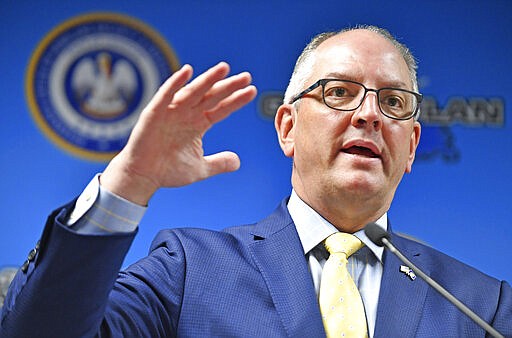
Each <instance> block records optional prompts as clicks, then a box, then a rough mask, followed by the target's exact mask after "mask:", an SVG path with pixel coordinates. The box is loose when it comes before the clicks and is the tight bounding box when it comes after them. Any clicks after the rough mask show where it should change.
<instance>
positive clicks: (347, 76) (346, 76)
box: [325, 72, 408, 89]
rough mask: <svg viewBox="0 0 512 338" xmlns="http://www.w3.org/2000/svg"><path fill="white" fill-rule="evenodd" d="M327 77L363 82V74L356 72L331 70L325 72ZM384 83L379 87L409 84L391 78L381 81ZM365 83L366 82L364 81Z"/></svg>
mask: <svg viewBox="0 0 512 338" xmlns="http://www.w3.org/2000/svg"><path fill="white" fill-rule="evenodd" d="M325 78H326V79H338V80H349V81H355V82H360V83H362V76H359V75H355V74H347V73H340V72H330V73H327V74H325ZM381 83H382V85H381V86H379V88H384V87H386V88H399V89H408V86H407V84H406V83H405V82H403V81H400V80H390V81H381ZM363 84H364V83H363ZM376 89H378V88H376Z"/></svg>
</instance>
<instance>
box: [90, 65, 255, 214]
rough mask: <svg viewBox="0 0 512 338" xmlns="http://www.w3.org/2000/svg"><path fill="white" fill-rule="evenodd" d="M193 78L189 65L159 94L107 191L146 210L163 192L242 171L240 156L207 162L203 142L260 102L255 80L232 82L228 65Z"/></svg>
mask: <svg viewBox="0 0 512 338" xmlns="http://www.w3.org/2000/svg"><path fill="white" fill-rule="evenodd" d="M192 73H193V70H192V67H191V66H189V65H185V66H183V67H182V68H181V69H180V70H179V71H177V72H176V73H174V74H173V75H172V76H171V77H170V78H169V79H168V80H167V81H166V82H165V83H164V84H163V85H162V86H161V87H160V88H159V90H158V91H157V93H156V94H155V96H153V98H152V99H151V101H150V102H149V104H148V105H147V106H146V108H144V110H143V111H142V113H141V115H140V117H139V120H138V122H137V123H136V125H135V127H134V128H133V131H132V133H131V135H130V138H129V140H128V142H127V144H126V146H125V147H124V149H123V150H122V151H121V152H120V153H119V154H118V155H117V156H116V157H115V158H114V159H112V161H111V162H110V163H109V165H108V166H107V168H106V169H105V171H104V172H103V174H102V175H101V178H100V181H101V184H102V186H104V187H105V188H106V189H108V190H109V191H111V192H113V193H115V194H117V195H119V196H121V197H124V198H126V199H127V200H130V201H132V202H134V203H137V204H140V205H146V204H147V202H148V201H149V199H150V198H151V196H152V195H153V194H154V192H155V191H156V190H158V189H159V188H161V187H179V186H183V185H186V184H190V183H193V182H196V181H199V180H203V179H205V178H208V177H210V176H213V175H216V174H220V173H224V172H230V171H234V170H237V169H238V168H239V166H240V160H239V158H238V156H237V155H236V154H235V153H232V152H228V151H226V152H221V153H217V154H213V155H209V156H204V151H203V143H202V138H203V136H204V134H205V133H206V131H207V130H208V129H210V128H211V127H212V126H213V125H214V124H215V123H217V122H219V121H221V120H222V119H224V118H226V117H228V116H229V115H230V114H231V113H232V112H234V111H235V110H237V109H239V108H241V107H242V106H244V105H245V104H247V103H249V102H250V101H251V100H252V99H253V98H254V97H255V96H256V88H255V87H254V86H252V85H251V75H250V74H249V73H246V72H244V73H240V74H238V75H233V76H230V77H227V75H228V73H229V65H228V64H227V63H225V62H221V63H219V64H217V65H216V66H214V67H212V68H210V69H209V70H207V71H206V72H204V73H203V74H201V75H199V76H198V77H196V78H195V79H194V80H193V81H191V82H189V80H190V79H191V78H192Z"/></svg>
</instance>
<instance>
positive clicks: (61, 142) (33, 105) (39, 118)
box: [25, 12, 180, 162]
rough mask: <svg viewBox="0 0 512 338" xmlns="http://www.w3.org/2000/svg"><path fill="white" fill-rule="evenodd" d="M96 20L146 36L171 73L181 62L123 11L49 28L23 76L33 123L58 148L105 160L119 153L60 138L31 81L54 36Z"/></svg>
mask: <svg viewBox="0 0 512 338" xmlns="http://www.w3.org/2000/svg"><path fill="white" fill-rule="evenodd" d="M98 21H109V22H113V23H118V24H121V25H125V26H128V27H129V28H132V29H134V30H138V31H139V32H141V33H143V34H144V35H146V36H147V37H148V39H150V40H151V41H152V42H153V43H155V45H156V46H157V47H158V48H159V49H160V52H161V53H162V54H163V56H164V58H165V59H166V60H167V62H168V64H169V68H170V69H171V70H172V72H176V71H177V70H178V69H179V67H180V63H179V61H178V57H177V56H176V53H175V51H174V50H173V49H172V47H171V46H170V45H169V43H168V42H167V41H166V40H165V38H164V37H163V36H162V35H160V33H158V32H157V31H156V30H155V29H153V28H152V27H150V26H149V25H148V24H146V23H144V22H142V21H141V20H139V19H136V18H134V17H131V16H128V15H125V14H120V13H114V12H94V13H87V14H83V15H79V16H75V17H72V18H70V19H68V20H66V21H65V22H63V23H61V24H59V25H58V26H57V27H55V28H54V29H52V30H51V31H50V32H49V33H48V34H46V36H45V37H44V38H43V39H42V40H41V42H40V43H39V44H38V46H37V47H36V49H35V51H34V52H33V53H32V56H31V58H30V62H29V65H28V67H27V72H26V78H25V93H26V98H27V101H28V106H29V108H30V109H29V110H30V113H31V115H32V118H33V119H34V121H35V122H36V125H37V126H38V127H39V128H40V129H41V130H42V131H43V134H45V135H46V136H47V137H48V138H49V139H50V140H51V141H52V142H53V143H55V144H56V145H57V146H59V147H60V148H61V149H64V150H65V151H67V152H69V153H71V154H74V155H77V156H79V157H81V158H85V159H89V160H93V161H98V162H106V161H109V160H111V159H112V157H114V156H115V155H116V154H117V153H118V152H117V151H116V152H97V151H92V150H87V149H84V148H81V147H78V146H76V145H74V144H72V143H70V142H68V141H67V140H66V139H64V138H62V137H61V136H60V135H59V134H58V133H56V132H55V131H54V130H53V129H52V127H51V126H50V125H49V124H48V122H47V121H46V119H45V118H44V115H43V113H42V112H41V110H40V108H39V106H38V104H37V99H36V92H35V83H34V81H35V71H36V68H37V66H38V64H39V62H40V60H41V56H42V55H43V53H44V52H45V51H46V50H47V48H48V47H49V46H50V44H51V43H52V42H53V41H54V40H55V39H57V38H58V37H59V36H60V35H61V34H63V33H65V32H66V31H67V30H69V29H71V28H73V27H76V26H79V25H82V24H88V23H94V22H98ZM169 75H170V74H169Z"/></svg>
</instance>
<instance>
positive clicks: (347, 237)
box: [325, 232, 364, 257]
mask: <svg viewBox="0 0 512 338" xmlns="http://www.w3.org/2000/svg"><path fill="white" fill-rule="evenodd" d="M363 245H364V244H363V242H361V241H360V240H359V238H357V237H356V236H354V235H351V234H347V233H344V232H336V233H334V234H332V235H330V236H329V237H327V239H326V240H325V248H326V249H327V251H329V253H330V254H333V253H344V254H345V255H347V257H350V255H352V254H353V253H354V252H356V251H357V250H359V249H361V247H362V246H363Z"/></svg>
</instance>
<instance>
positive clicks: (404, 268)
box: [400, 265, 416, 280]
mask: <svg viewBox="0 0 512 338" xmlns="http://www.w3.org/2000/svg"><path fill="white" fill-rule="evenodd" d="M400 272H403V273H405V274H406V275H407V276H409V278H410V279H411V280H415V279H416V274H415V273H414V271H412V269H411V268H410V267H408V266H407V265H400Z"/></svg>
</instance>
